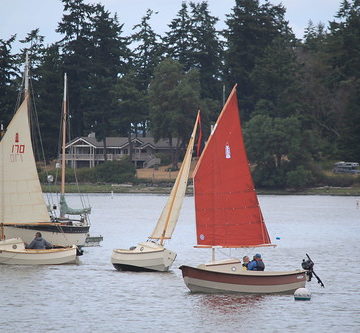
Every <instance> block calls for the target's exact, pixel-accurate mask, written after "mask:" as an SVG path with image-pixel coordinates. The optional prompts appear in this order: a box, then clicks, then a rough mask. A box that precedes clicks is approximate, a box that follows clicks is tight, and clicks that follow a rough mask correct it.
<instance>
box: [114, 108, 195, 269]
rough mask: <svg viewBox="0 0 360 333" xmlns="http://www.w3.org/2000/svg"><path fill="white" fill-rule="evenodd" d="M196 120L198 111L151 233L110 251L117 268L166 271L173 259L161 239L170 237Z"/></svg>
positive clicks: (187, 176)
mask: <svg viewBox="0 0 360 333" xmlns="http://www.w3.org/2000/svg"><path fill="white" fill-rule="evenodd" d="M199 119H200V115H199V113H198V115H197V118H196V121H195V125H194V129H193V131H192V134H191V137H190V140H189V143H188V146H187V150H186V153H185V156H184V160H183V162H182V164H181V168H180V170H179V173H178V175H177V177H176V180H175V183H174V185H173V187H172V190H171V193H170V195H169V198H168V200H167V203H166V205H165V207H164V209H163V211H162V213H161V215H160V218H159V220H158V222H157V224H156V226H155V228H154V230H153V232H152V234H151V236H150V237H149V239H148V240H147V241H145V242H142V243H139V244H137V245H136V246H134V247H132V248H130V249H128V250H127V249H115V250H113V253H112V256H111V263H112V264H113V266H114V267H115V268H116V269H117V270H119V271H124V270H130V271H160V272H165V271H168V270H169V268H170V266H171V265H172V263H173V262H174V260H175V258H176V253H175V252H173V251H170V250H168V249H166V248H165V247H164V242H165V240H168V239H171V236H172V234H173V231H174V229H175V225H176V223H177V220H178V217H179V214H180V209H181V206H182V203H183V200H184V196H185V191H186V186H187V182H188V178H189V172H190V164H191V157H192V152H193V147H194V141H195V135H196V129H197V125H198V122H199Z"/></svg>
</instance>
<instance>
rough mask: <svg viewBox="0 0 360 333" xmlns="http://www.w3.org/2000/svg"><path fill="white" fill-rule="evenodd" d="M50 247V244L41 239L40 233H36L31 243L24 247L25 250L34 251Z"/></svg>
mask: <svg viewBox="0 0 360 333" xmlns="http://www.w3.org/2000/svg"><path fill="white" fill-rule="evenodd" d="M52 247H53V246H52V244H51V243H49V242H48V241H46V240H45V239H44V238H42V236H41V232H37V233H36V234H35V238H34V239H33V240H32V241H31V243H30V244H29V245H27V246H26V248H27V249H35V250H40V249H51V248H52Z"/></svg>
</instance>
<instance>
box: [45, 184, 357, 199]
mask: <svg viewBox="0 0 360 333" xmlns="http://www.w3.org/2000/svg"><path fill="white" fill-rule="evenodd" d="M171 186H172V184H171V183H169V184H168V185H167V184H161V185H156V184H138V185H130V184H79V185H78V186H77V185H76V184H67V185H66V193H78V192H80V193H134V194H136V193H150V194H151V193H153V194H169V193H170V191H171ZM42 189H43V192H49V193H53V192H59V189H60V186H59V185H53V184H51V185H48V184H42ZM256 192H257V194H260V195H339V196H360V187H330V186H323V187H315V188H308V189H302V190H297V191H295V190H267V189H257V190H256ZM186 194H187V195H192V194H193V187H192V185H189V186H188V188H187V190H186Z"/></svg>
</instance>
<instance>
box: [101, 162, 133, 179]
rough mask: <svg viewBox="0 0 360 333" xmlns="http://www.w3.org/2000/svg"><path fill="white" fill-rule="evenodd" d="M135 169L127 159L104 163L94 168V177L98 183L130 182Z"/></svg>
mask: <svg viewBox="0 0 360 333" xmlns="http://www.w3.org/2000/svg"><path fill="white" fill-rule="evenodd" d="M135 174H136V169H135V167H134V165H133V164H132V163H131V161H130V160H129V159H123V160H121V161H111V162H105V163H103V164H101V165H98V166H97V167H96V168H95V177H96V180H97V181H98V182H104V183H123V182H132V181H133V180H134V178H135Z"/></svg>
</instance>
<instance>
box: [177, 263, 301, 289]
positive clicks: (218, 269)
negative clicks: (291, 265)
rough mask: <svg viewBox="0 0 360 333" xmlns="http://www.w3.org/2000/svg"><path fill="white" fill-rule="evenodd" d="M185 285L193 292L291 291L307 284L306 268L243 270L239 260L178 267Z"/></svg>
mask: <svg viewBox="0 0 360 333" xmlns="http://www.w3.org/2000/svg"><path fill="white" fill-rule="evenodd" d="M180 269H181V271H182V274H183V278H184V282H185V284H186V286H187V287H188V288H189V289H190V291H191V292H194V293H243V294H278V293H293V292H294V291H295V290H296V289H298V288H304V287H305V284H306V280H307V278H306V271H304V270H294V271H284V272H267V271H262V272H261V271H245V270H242V268H241V265H240V264H239V263H236V262H233V263H231V262H230V263H222V264H208V265H199V266H198V267H197V268H194V267H190V266H181V267H180Z"/></svg>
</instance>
